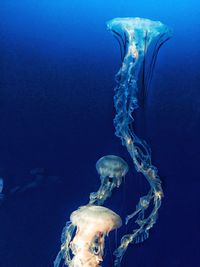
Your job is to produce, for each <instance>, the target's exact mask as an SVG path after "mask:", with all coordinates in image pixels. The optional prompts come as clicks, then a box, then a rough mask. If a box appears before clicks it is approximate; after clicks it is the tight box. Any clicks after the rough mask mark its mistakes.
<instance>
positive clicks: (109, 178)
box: [89, 155, 129, 205]
mask: <svg viewBox="0 0 200 267" xmlns="http://www.w3.org/2000/svg"><path fill="white" fill-rule="evenodd" d="M128 169H129V168H128V164H127V163H126V161H125V160H123V159H122V158H120V157H118V156H115V155H107V156H104V157H102V158H100V159H99V160H98V161H97V163H96V170H97V172H98V174H99V175H100V179H101V186H100V188H99V190H98V191H97V192H92V193H91V194H90V202H89V203H90V204H97V205H102V204H103V203H104V201H105V200H106V199H107V198H108V197H110V195H111V193H112V190H113V189H114V188H115V187H119V186H120V184H121V182H122V178H123V177H124V176H125V175H126V174H127V172H128Z"/></svg>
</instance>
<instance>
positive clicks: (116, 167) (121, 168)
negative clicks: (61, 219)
mask: <svg viewBox="0 0 200 267" xmlns="http://www.w3.org/2000/svg"><path fill="white" fill-rule="evenodd" d="M96 170H97V172H98V174H99V175H100V180H101V185H100V188H99V190H98V191H97V192H92V193H90V200H89V203H88V206H89V205H90V206H91V205H95V206H97V205H103V203H104V202H105V200H106V199H107V198H108V197H110V196H111V193H112V191H113V189H114V188H116V187H119V186H120V184H121V182H122V178H123V177H124V176H125V175H126V173H127V172H128V164H127V163H126V161H125V160H123V159H122V158H121V157H118V156H115V155H107V156H104V157H101V158H100V159H99V160H98V161H97V163H96ZM86 207H87V206H86ZM90 210H92V209H90ZM100 210H101V209H100V208H99V209H98V208H96V214H97V213H98V211H100ZM99 216H101V214H100V215H99ZM75 229H76V227H75V224H74V223H73V222H72V220H70V221H67V223H66V226H65V227H64V228H63V231H62V234H61V249H60V251H59V253H58V254H57V257H56V259H55V261H54V267H58V266H59V265H60V263H61V261H62V259H64V260H65V264H66V265H68V266H70V264H71V250H70V242H71V240H72V236H73V235H74V233H75Z"/></svg>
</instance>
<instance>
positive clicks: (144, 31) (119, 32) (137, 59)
mask: <svg viewBox="0 0 200 267" xmlns="http://www.w3.org/2000/svg"><path fill="white" fill-rule="evenodd" d="M107 27H108V29H109V30H110V31H111V32H112V33H113V34H114V36H115V37H116V38H117V40H118V41H119V43H120V47H121V54H122V66H121V68H120V70H119V71H118V73H117V75H116V82H117V86H116V88H115V96H114V104H115V109H116V116H115V118H114V126H115V129H116V135H117V136H118V137H119V138H120V139H121V141H122V144H123V145H124V146H126V148H127V150H128V152H129V154H130V156H131V158H132V160H133V163H134V166H135V169H136V170H137V171H138V172H141V173H142V174H143V175H144V176H145V177H146V179H147V181H148V182H149V185H150V191H149V193H148V194H147V195H146V196H143V197H141V198H140V201H139V203H138V205H137V206H136V211H135V212H133V213H132V214H130V215H128V216H127V218H126V224H127V223H128V221H129V220H130V219H132V218H134V217H135V216H137V218H136V220H135V222H136V224H137V225H138V228H137V229H134V230H133V232H132V233H130V234H126V235H125V236H123V237H122V239H121V244H120V246H119V247H118V248H117V249H116V251H115V252H114V255H115V257H116V259H115V266H120V263H121V260H122V257H123V255H124V253H125V251H126V249H127V247H128V245H129V244H130V243H138V242H142V241H143V240H145V239H146V238H147V237H148V235H149V230H150V229H151V228H152V226H153V225H154V224H155V222H156V219H157V213H158V209H159V207H160V205H161V199H162V197H163V190H162V187H161V180H160V178H159V176H158V174H157V168H156V167H155V166H153V165H152V163H151V152H150V148H149V146H148V145H147V143H146V142H145V141H144V140H141V139H140V138H139V137H138V136H137V135H136V134H135V132H134V130H133V126H132V123H133V121H134V118H133V111H134V110H135V109H137V108H138V96H139V94H141V92H140V91H145V90H146V89H147V86H148V85H149V81H150V79H151V76H152V71H153V67H154V64H155V61H156V57H157V54H158V51H159V48H160V47H161V46H162V44H163V43H165V42H166V41H167V40H168V39H169V38H170V35H171V32H170V30H169V28H168V27H167V26H165V25H164V24H162V23H161V22H159V21H151V20H149V19H143V18H116V19H113V20H111V21H109V22H108V23H107ZM151 46H153V47H151ZM149 47H151V49H152V55H151V60H150V63H149V66H148V69H146V55H147V54H148V50H149ZM141 72H142V73H141ZM141 76H142V81H143V82H142V83H139V78H140V77H141ZM139 84H141V86H139ZM143 95H145V94H144V93H143ZM152 201H153V210H152V211H151V212H150V214H149V215H148V216H147V217H145V210H146V209H147V208H148V207H149V204H150V202H152Z"/></svg>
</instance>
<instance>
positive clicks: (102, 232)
mask: <svg viewBox="0 0 200 267" xmlns="http://www.w3.org/2000/svg"><path fill="white" fill-rule="evenodd" d="M70 221H71V222H72V225H74V226H75V227H76V228H77V230H76V234H75V236H74V239H73V240H72V241H71V244H70V247H71V250H72V253H73V255H74V257H73V259H72V261H71V263H70V265H69V266H70V267H89V266H90V267H98V266H99V262H100V261H103V250H104V239H105V236H106V235H108V234H109V232H110V231H112V230H114V229H117V228H119V227H120V226H121V225H122V221H121V218H120V216H119V215H117V214H116V213H115V212H113V211H112V210H110V209H108V208H105V207H102V206H95V205H87V206H82V207H80V208H79V209H78V210H76V211H74V212H73V213H72V214H71V216H70Z"/></svg>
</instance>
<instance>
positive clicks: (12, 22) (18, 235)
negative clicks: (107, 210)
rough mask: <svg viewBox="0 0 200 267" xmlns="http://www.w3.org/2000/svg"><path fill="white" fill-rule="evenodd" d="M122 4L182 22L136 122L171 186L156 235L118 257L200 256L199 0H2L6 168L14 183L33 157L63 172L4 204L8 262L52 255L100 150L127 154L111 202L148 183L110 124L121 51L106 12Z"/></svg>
mask: <svg viewBox="0 0 200 267" xmlns="http://www.w3.org/2000/svg"><path fill="white" fill-rule="evenodd" d="M119 16H120V17H123V16H133V17H134V16H139V17H146V18H149V19H153V20H160V21H162V22H163V23H165V24H167V25H169V26H170V27H171V28H172V29H173V31H174V36H173V38H172V39H171V40H170V41H169V42H168V43H167V44H165V45H164V46H163V48H162V49H161V51H160V53H159V58H158V62H157V65H156V69H155V73H154V79H153V82H152V85H151V88H150V90H149V92H148V99H147V103H146V106H145V107H144V108H143V109H140V110H138V113H137V121H136V124H135V130H136V131H137V132H138V133H139V134H140V136H141V137H143V138H144V139H146V141H147V142H148V143H149V144H150V146H151V148H152V155H153V163H154V164H155V165H156V166H157V167H158V169H159V173H160V175H161V177H162V179H163V187H164V192H165V198H164V199H163V205H162V207H161V210H160V212H159V220H158V223H157V224H156V225H155V227H154V229H153V230H151V234H150V238H149V239H148V240H147V241H145V242H144V243H143V244H141V245H137V246H131V247H129V249H128V251H127V253H126V255H125V257H124V260H123V263H122V266H126V267H128V266H130V267H132V266H135V267H179V266H180V267H189V266H196V267H198V266H200V260H199V242H200V231H199V225H200V215H199V214H200V201H199V195H200V181H199V165H200V142H199V136H200V135H199V130H200V126H199V121H200V91H199V88H200V63H199V59H200V46H199V41H200V37H199V27H200V20H199V17H200V4H199V1H197V0H196V1H195V0H190V1H188V0H182V1H178V0H176V1H174V0H167V1H164V0H160V1H156V0H154V1H153V0H146V1H145V0H136V1H133V0H127V1H125V0H124V1H122V0H115V1H114V0H112V1H106V0H99V1H97V0H82V1H81V0H71V1H68V0H65V1H63V0H60V1H58V0H57V1H56V0H54V1H53V0H41V1H39V0H38V1H34V0H24V1H17V0H15V1H14V0H1V1H0V76H1V78H0V170H1V172H2V175H4V178H5V182H6V188H7V189H6V190H7V191H9V190H10V188H12V187H13V186H15V185H18V184H24V183H26V182H28V181H29V179H31V178H30V174H29V172H30V170H31V169H33V168H35V167H43V168H45V170H46V173H47V174H48V175H55V176H61V177H62V178H63V180H62V183H61V184H60V183H55V184H52V183H48V181H47V183H46V184H45V185H43V186H40V187H38V188H36V189H33V190H27V192H24V193H23V194H18V195H13V196H12V195H10V196H9V195H8V196H7V198H6V200H5V201H4V203H3V204H2V205H1V206H0V267H48V266H52V262H53V260H54V258H55V256H56V253H57V252H58V250H59V246H60V234H61V231H62V228H63V226H64V224H65V222H66V220H68V218H69V215H70V213H71V212H72V211H73V210H75V209H76V208H77V207H79V206H80V205H82V204H85V203H87V201H88V195H89V193H90V192H91V191H94V190H96V189H97V188H98V185H99V180H98V179H99V177H98V175H97V173H96V170H95V163H96V161H97V159H98V158H99V157H101V156H103V155H106V154H116V155H119V156H122V157H123V158H124V159H126V161H127V162H128V163H129V165H130V166H131V171H130V172H129V175H127V178H126V181H125V184H124V185H122V187H121V188H120V189H119V190H118V192H115V193H114V195H113V198H112V199H110V200H108V202H107V203H106V204H107V205H108V206H109V207H111V208H112V209H113V210H115V211H116V212H118V213H119V214H120V215H121V216H122V217H123V216H124V215H125V214H126V213H127V212H131V211H133V210H134V208H135V204H136V203H137V200H138V198H139V196H140V195H141V194H144V193H145V192H146V190H147V189H148V187H147V185H146V181H145V179H144V178H143V177H140V176H138V175H137V174H136V173H135V171H134V169H133V167H132V165H131V161H130V158H129V155H128V154H127V152H126V150H125V149H124V148H123V147H122V146H121V144H120V140H119V139H118V138H117V137H115V135H114V127H113V124H112V120H113V117H114V114H115V111H114V108H113V88H114V87H115V81H114V75H115V73H116V72H117V70H118V68H119V66H120V57H119V48H118V45H117V43H116V41H115V40H114V38H113V37H112V36H111V34H110V33H109V32H107V31H106V25H105V22H106V21H107V20H109V19H112V18H114V17H119ZM116 193H117V194H116ZM124 231H125V229H122V232H124ZM111 241H112V235H111ZM106 255H107V257H106V261H105V265H104V266H112V265H111V263H110V261H111V256H110V252H109V250H108V249H107V250H106ZM106 262H107V263H106Z"/></svg>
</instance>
